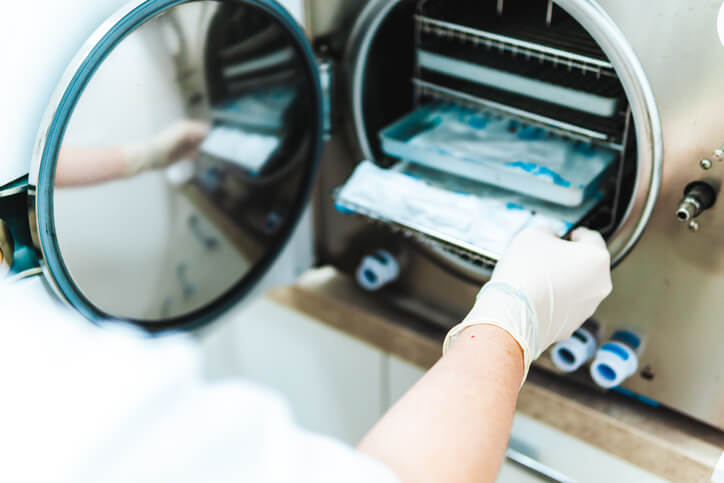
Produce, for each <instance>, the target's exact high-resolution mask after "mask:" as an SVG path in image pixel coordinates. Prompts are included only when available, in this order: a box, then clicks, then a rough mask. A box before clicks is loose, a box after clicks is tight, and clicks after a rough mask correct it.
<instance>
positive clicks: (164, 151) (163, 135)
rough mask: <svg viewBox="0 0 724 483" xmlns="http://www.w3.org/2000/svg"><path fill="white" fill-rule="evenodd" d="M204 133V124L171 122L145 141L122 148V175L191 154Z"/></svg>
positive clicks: (206, 129)
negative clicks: (123, 160)
mask: <svg viewBox="0 0 724 483" xmlns="http://www.w3.org/2000/svg"><path fill="white" fill-rule="evenodd" d="M208 132H209V125H208V124H206V123H204V122H200V121H192V120H188V119H185V120H181V121H177V122H175V123H173V124H171V125H170V126H168V127H167V128H166V129H164V130H163V131H161V132H160V133H159V134H158V135H156V136H155V137H154V138H152V139H151V140H149V141H146V142H141V143H136V144H132V145H130V146H126V147H124V148H123V153H124V157H125V158H126V169H125V175H126V176H127V177H130V176H135V175H137V174H139V173H141V172H143V171H147V170H151V169H159V168H163V167H165V166H168V165H169V164H171V163H175V162H176V161H180V160H182V159H184V158H188V157H193V156H194V155H195V153H196V151H197V150H198V148H199V145H200V144H201V142H202V141H203V140H204V138H205V137H206V135H207V134H208Z"/></svg>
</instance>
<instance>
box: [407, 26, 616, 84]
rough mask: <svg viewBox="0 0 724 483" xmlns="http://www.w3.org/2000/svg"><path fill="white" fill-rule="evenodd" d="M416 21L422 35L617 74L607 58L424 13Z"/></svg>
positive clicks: (557, 63) (598, 74)
mask: <svg viewBox="0 0 724 483" xmlns="http://www.w3.org/2000/svg"><path fill="white" fill-rule="evenodd" d="M415 20H416V23H417V27H418V29H419V32H421V33H423V34H433V35H436V36H439V37H443V38H444V37H447V38H451V39H458V40H461V41H463V42H470V43H472V44H473V45H476V46H482V47H485V48H489V49H498V50H500V51H505V52H509V53H511V54H512V55H513V56H517V55H521V56H524V57H526V58H528V59H537V60H539V61H541V62H551V63H553V64H554V65H556V66H557V65H560V66H562V67H565V68H568V69H569V70H573V69H579V70H581V71H583V72H584V73H586V72H591V73H594V74H595V75H597V76H601V75H605V76H611V77H616V72H615V70H614V67H613V65H612V64H611V63H610V62H608V61H606V60H601V59H597V58H594V57H589V56H585V55H581V54H576V53H573V52H568V51H566V50H562V49H557V48H554V47H549V46H546V45H543V44H538V43H534V42H529V41H525V40H521V39H516V38H514V37H508V36H506V35H500V34H496V33H493V32H488V31H485V30H480V29H475V28H472V27H467V26H465V25H459V24H455V23H452V22H446V21H444V20H437V19H433V18H430V17H427V16H424V15H419V14H418V15H416V16H415Z"/></svg>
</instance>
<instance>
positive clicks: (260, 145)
mask: <svg viewBox="0 0 724 483" xmlns="http://www.w3.org/2000/svg"><path fill="white" fill-rule="evenodd" d="M321 112H322V109H321V88H320V82H319V76H318V71H317V67H316V61H315V58H314V56H313V54H312V50H311V47H310V46H309V44H308V42H307V40H306V38H305V37H304V34H303V32H302V31H301V29H300V28H299V26H298V24H297V23H296V22H295V21H294V20H293V19H292V18H291V17H290V16H289V14H288V13H287V12H286V11H285V10H284V9H283V7H281V6H280V5H279V4H277V3H276V2H274V1H265V0H259V1H257V0H248V1H232V0H228V1H226V0H224V1H211V0H209V1H206V0H202V1H195V0H158V1H150V2H149V1H145V2H135V3H132V4H129V5H127V6H126V7H124V8H123V9H121V10H120V11H118V12H117V13H116V14H115V15H114V16H112V17H111V18H110V19H108V20H107V21H106V22H105V23H104V24H103V25H102V26H101V27H100V28H99V29H98V30H97V31H96V32H95V33H94V34H93V35H92V36H91V38H90V39H89V40H88V42H87V43H86V45H85V46H83V48H82V49H81V51H80V52H79V53H78V54H77V55H76V58H75V59H74V61H73V62H72V64H71V65H70V66H69V67H68V69H67V70H66V74H65V75H64V77H63V79H62V80H61V82H60V84H59V86H58V87H57V89H56V92H55V94H54V96H53V98H52V99H51V102H50V104H49V106H48V108H47V111H46V114H45V117H44V119H43V122H42V123H41V127H40V131H39V135H38V140H37V142H36V148H35V153H34V155H33V162H32V167H31V172H30V175H29V178H28V180H27V181H25V180H22V179H21V180H19V181H18V182H17V183H16V184H15V185H13V189H11V190H2V191H0V193H3V194H5V195H7V196H5V197H4V199H3V200H2V202H3V203H2V205H3V208H7V209H3V218H4V219H5V220H6V221H7V222H8V223H7V225H9V229H8V230H4V232H5V233H9V237H10V238H11V239H12V240H14V241H15V243H14V246H13V248H12V249H11V250H12V252H13V253H12V254H9V256H7V255H6V256H5V257H4V258H5V259H6V261H7V262H8V265H9V267H8V268H9V270H10V272H11V276H12V275H19V273H18V272H20V271H21V270H22V271H23V272H24V273H28V271H27V269H28V267H27V266H24V265H23V264H22V263H21V262H22V261H24V260H25V261H27V257H23V256H20V255H23V254H24V253H26V252H27V250H28V249H31V250H34V251H35V252H36V254H37V255H38V259H39V260H40V262H39V264H40V266H41V267H42V269H43V272H44V273H45V276H46V277H47V279H48V280H49V282H50V283H51V285H52V286H53V287H54V288H55V289H56V292H57V293H58V295H60V296H61V298H63V299H64V300H65V301H66V302H68V303H69V304H70V305H71V306H72V307H74V308H75V309H76V310H78V311H79V312H80V313H81V314H83V315H84V316H86V317H87V318H89V319H90V320H93V321H99V320H103V319H109V318H110V319H122V320H127V321H130V322H132V323H135V324H138V325H141V326H143V327H146V328H148V329H150V330H154V331H156V330H164V329H175V328H191V327H194V326H197V325H200V324H203V323H206V322H209V321H211V320H213V319H214V318H215V317H216V316H217V315H219V314H220V313H221V312H222V311H223V310H225V309H227V308H229V307H230V306H232V305H233V304H234V303H236V302H237V301H239V300H240V299H241V298H243V297H244V296H245V295H246V294H247V293H248V292H249V291H250V290H251V289H252V288H253V286H254V285H255V284H256V283H257V282H258V281H259V280H260V278H261V277H262V276H263V274H264V273H265V272H266V271H267V269H268V268H269V267H270V265H271V264H272V263H273V261H274V260H275V258H276V256H277V255H278V254H279V252H280V251H281V250H282V248H283V247H284V246H285V244H286V243H287V241H288V239H289V237H290V235H291V233H292V232H293V230H294V227H295V226H296V224H297V222H298V220H299V218H300V216H301V214H302V212H303V210H304V207H305V205H306V203H307V202H308V198H309V194H310V191H311V186H312V184H313V181H314V176H315V174H316V170H317V164H318V160H319V157H320V151H321V146H322V119H321ZM24 199H27V204H25V203H23V200H24ZM18 200H20V202H18ZM23 206H29V213H30V216H29V219H30V223H29V227H28V226H27V225H24V223H22V222H18V221H17V220H18V219H20V218H19V217H17V216H12V215H13V212H14V211H18V210H19V209H22V207H23ZM19 207H20V208H19ZM31 239H32V242H30V241H29V240H31ZM29 245H32V246H29ZM3 246H5V247H7V246H8V245H7V244H5V245H3ZM6 250H8V251H10V249H8V248H6ZM13 255H18V256H13ZM16 262H17V263H16ZM25 265H27V264H25ZM31 272H32V270H31Z"/></svg>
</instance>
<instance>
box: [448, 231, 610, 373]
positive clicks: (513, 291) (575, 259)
mask: <svg viewBox="0 0 724 483" xmlns="http://www.w3.org/2000/svg"><path fill="white" fill-rule="evenodd" d="M571 239H572V240H573V241H570V242H568V241H564V240H561V239H559V238H557V237H556V236H555V235H554V234H552V233H550V232H547V231H544V230H542V229H528V230H525V231H523V232H522V233H520V234H519V235H518V236H517V237H516V238H515V239H514V240H513V242H512V243H511V245H510V247H509V248H508V250H507V251H506V253H505V255H504V256H503V258H502V259H501V260H500V262H499V263H498V265H497V266H496V268H495V271H494V272H493V276H492V278H491V280H490V282H489V283H488V284H486V285H485V286H484V287H483V289H482V290H481V291H480V293H479V294H478V297H477V300H476V302H475V305H474V307H473V309H472V310H471V311H470V314H469V315H468V316H467V317H466V318H465V320H464V321H463V322H462V323H461V324H460V325H458V326H457V327H455V328H453V329H452V330H451V331H450V333H449V334H448V337H447V338H446V340H445V346H444V349H447V347H448V346H449V345H450V344H451V343H452V341H453V340H454V339H455V337H457V336H458V335H459V334H460V333H461V332H462V330H464V329H465V328H466V327H469V326H471V325H479V324H490V325H495V326H498V327H500V328H502V329H504V330H506V331H507V332H509V333H510V335H512V336H513V338H514V339H515V340H516V341H517V342H518V344H520V347H521V348H522V349H523V356H524V364H525V371H526V374H527V372H528V368H529V367H530V364H531V362H532V361H534V360H535V359H537V358H538V357H539V356H540V355H541V354H542V353H543V351H545V350H546V349H547V348H548V346H550V345H551V344H553V343H554V342H558V341H561V340H563V339H566V338H567V337H570V336H571V334H572V333H573V331H574V330H576V329H577V328H578V327H580V326H581V324H583V322H585V321H586V319H588V318H589V317H590V316H591V315H593V313H594V312H595V310H596V308H597V307H598V305H599V304H600V303H601V302H602V301H603V299H604V298H606V297H607V296H608V294H609V293H611V269H610V256H609V253H608V250H607V249H606V244H605V242H604V241H603V238H601V235H600V234H598V233H596V232H594V231H591V230H588V229H585V228H579V229H577V230H575V231H574V232H573V233H572V234H571ZM524 380H525V379H524Z"/></svg>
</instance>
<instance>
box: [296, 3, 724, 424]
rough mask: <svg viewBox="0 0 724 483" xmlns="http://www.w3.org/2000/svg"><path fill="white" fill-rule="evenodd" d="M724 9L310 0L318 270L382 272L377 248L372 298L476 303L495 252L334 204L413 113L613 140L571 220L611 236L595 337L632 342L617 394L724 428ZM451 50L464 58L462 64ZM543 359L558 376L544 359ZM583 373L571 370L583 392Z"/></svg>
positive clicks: (458, 307)
mask: <svg viewBox="0 0 724 483" xmlns="http://www.w3.org/2000/svg"><path fill="white" fill-rule="evenodd" d="M720 6H721V5H720V2H719V1H706V2H696V3H694V2H677V1H666V2H636V3H631V2H625V1H623V0H600V1H593V0H559V1H556V2H546V1H544V0H540V1H515V0H505V1H503V0H486V1H483V2H481V1H467V0H458V1H455V2H451V1H447V2H441V1H435V0H428V1H414V0H407V1H405V0H397V1H395V0H373V1H368V2H341V1H339V2H328V1H309V2H307V5H306V8H307V19H308V22H307V23H308V27H309V30H310V36H311V37H312V39H313V41H314V45H315V47H316V50H317V52H318V54H319V55H320V56H321V57H323V58H324V59H325V60H327V61H329V63H331V65H333V66H334V67H333V68H332V72H333V73H334V74H333V82H331V85H333V86H334V89H332V90H331V92H330V95H331V96H332V97H331V98H332V102H331V106H332V108H331V119H330V121H331V122H330V123H331V126H332V136H331V140H330V141H329V142H328V143H327V146H326V150H325V154H324V158H323V162H322V165H321V166H322V167H321V172H320V177H319V181H318V188H317V193H316V225H317V251H318V255H319V260H320V262H323V263H332V264H334V265H337V266H339V267H341V268H343V269H344V270H346V271H348V272H349V273H351V274H355V273H356V272H358V271H359V270H361V269H362V267H365V266H370V267H373V266H374V264H375V263H377V264H384V260H382V258H384V257H380V256H379V255H375V253H377V252H378V251H379V250H382V251H383V253H385V257H387V255H389V254H394V256H395V258H396V267H395V271H393V272H394V273H395V275H396V276H395V277H392V278H390V280H389V282H390V283H389V284H388V285H386V286H385V287H384V288H382V289H380V290H378V292H377V293H378V295H379V297H380V298H381V299H384V300H385V301H386V302H387V303H390V304H393V305H396V306H398V307H400V308H401V309H402V310H406V311H412V312H414V313H416V314H417V315H419V316H421V317H423V318H425V319H427V320H429V321H430V322H431V323H434V324H438V325H441V326H443V327H449V326H452V325H453V324H455V323H456V322H457V321H458V320H459V318H460V317H461V316H462V315H464V314H465V312H466V310H467V309H468V308H469V306H470V305H471V303H472V300H473V297H474V295H475V293H476V291H477V290H478V289H479V286H480V284H481V283H483V282H484V281H485V280H486V278H487V276H488V275H489V272H490V268H491V267H492V266H493V265H494V263H495V259H494V257H490V256H489V255H488V254H486V253H485V252H484V251H478V250H475V249H474V248H473V249H471V247H470V246H466V245H465V244H463V243H458V242H457V241H456V240H455V239H454V238H449V237H445V236H440V235H439V233H432V232H426V231H425V230H424V229H422V230H421V229H419V227H410V226H405V224H404V223H396V222H394V220H390V219H388V218H385V217H383V216H376V214H375V213H373V212H370V211H369V210H367V211H365V210H359V211H361V212H362V213H361V214H360V213H358V214H356V215H353V214H350V213H348V211H349V210H342V212H340V210H339V206H336V207H335V204H334V203H333V201H332V199H333V198H334V196H335V193H336V192H337V191H336V190H337V189H338V188H339V187H340V186H342V185H344V183H345V181H346V180H347V179H348V178H349V176H350V175H351V174H352V172H353V170H354V169H355V167H356V166H357V165H358V163H359V162H360V161H361V160H363V159H366V160H371V161H374V162H375V163H376V164H377V165H379V166H382V167H386V168H388V167H390V166H395V165H397V164H398V163H400V161H399V160H398V159H394V158H391V157H390V156H389V155H388V154H386V153H385V150H384V149H383V147H382V145H381V141H380V137H379V132H380V131H381V130H383V129H384V128H386V127H387V126H388V125H390V124H391V123H393V122H395V121H397V120H398V119H399V118H401V117H403V116H405V115H406V114H408V113H409V112H411V111H413V110H415V109H416V107H417V106H419V105H426V104H430V103H432V102H436V101H439V100H441V99H442V100H445V101H446V102H454V103H457V104H460V105H464V106H467V107H470V108H475V109H480V110H481V111H484V112H486V113H490V114H491V115H495V116H505V117H506V118H510V119H512V120H515V121H516V122H519V123H521V124H522V125H525V126H535V127H542V128H544V129H545V130H546V131H547V132H550V133H553V135H555V136H559V137H561V138H564V139H568V140H571V142H575V143H583V144H584V145H591V146H598V147H603V148H605V149H609V150H613V151H614V152H615V153H616V162H615V164H614V166H613V168H612V169H611V170H610V171H609V172H608V175H607V177H606V180H605V182H604V183H603V184H602V186H603V188H602V193H603V196H602V199H601V202H600V203H598V204H597V206H596V208H595V209H594V210H592V211H591V213H590V214H588V215H587V216H586V217H584V218H583V219H582V220H580V224H582V225H585V226H588V227H591V228H594V229H597V230H599V231H600V232H601V233H602V234H603V235H604V236H605V237H606V239H607V241H608V245H609V250H610V252H611V255H612V261H613V265H614V272H613V274H614V275H613V277H614V292H613V294H612V295H611V297H609V299H608V300H607V301H606V302H605V303H604V304H603V306H602V307H601V308H600V309H599V311H598V313H597V314H595V317H594V321H592V326H593V327H594V329H593V330H592V333H593V334H594V336H595V337H596V339H597V345H602V344H604V343H605V342H606V341H608V340H609V339H611V338H612V337H613V339H615V340H614V345H616V344H618V343H624V342H625V343H626V344H627V345H626V344H624V345H626V347H628V348H630V349H632V350H631V351H630V354H632V355H631V356H630V357H631V358H632V359H635V361H636V362H637V364H635V366H632V365H631V364H630V363H631V360H628V361H627V362H626V364H625V366H626V369H625V370H626V371H627V372H626V375H628V374H630V376H629V377H627V378H625V380H624V382H623V383H622V384H621V386H620V388H622V390H624V391H633V393H635V394H638V395H640V396H643V397H644V398H646V399H647V400H649V402H652V401H653V402H656V403H660V404H663V405H665V406H668V407H670V408H673V409H676V410H678V411H681V412H683V413H686V414H688V415H690V416H692V417H694V418H696V419H699V420H701V421H704V422H706V423H708V424H711V425H713V426H717V427H720V428H724V381H723V380H722V379H723V378H724V351H722V350H721V349H720V346H721V341H722V340H723V339H724V323H722V321H721V315H720V311H719V303H718V302H719V297H718V293H719V292H721V291H724V255H722V253H724V251H722V250H721V248H720V247H721V242H722V239H724V235H722V229H723V228H724V227H723V226H722V225H723V224H724V212H722V209H721V208H720V206H719V205H718V204H717V203H716V202H715V199H716V195H717V193H718V191H719V187H720V180H721V178H722V170H723V169H724V166H722V164H721V163H720V161H721V151H718V153H719V158H717V151H716V150H717V149H718V148H720V146H722V144H723V143H724V118H722V116H721V109H722V106H724V91H723V90H722V89H721V79H722V78H724V47H723V46H722V45H721V43H720V42H719V39H718V37H717V29H716V18H717V13H718V11H719V8H720ZM431 52H433V53H434V54H431ZM441 56H442V57H441ZM441 58H444V60H445V62H442V61H441V60H440V59H441ZM430 59H432V60H430ZM450 59H454V61H453V62H450ZM460 60H463V61H465V62H466V63H467V64H465V65H463V69H462V70H460V69H458V70H457V71H456V70H455V69H457V68H458V67H459V66H460V65H461V64H459V62H458V64H455V61H460ZM329 63H328V64H327V65H329ZM471 65H472V66H473V67H472V69H473V70H471V71H467V73H462V74H461V72H462V71H464V70H465V69H467V68H468V67H469V66H471ZM478 67H482V68H483V69H489V68H491V67H492V68H494V69H495V70H496V71H499V70H502V71H505V72H508V73H513V74H514V75H515V76H517V78H523V80H525V79H532V80H534V81H541V82H544V83H549V84H553V85H555V86H558V87H564V88H566V89H569V90H573V91H576V92H577V93H583V94H584V95H589V96H594V97H595V99H597V100H600V99H606V102H607V104H606V105H607V106H612V107H611V108H610V112H605V113H602V112H597V113H592V112H591V108H590V107H589V106H588V105H587V104H586V102H587V101H586V100H585V98H580V97H578V98H577V97H575V96H574V97H573V98H572V99H574V100H573V101H570V100H566V99H564V98H563V97H560V98H558V97H555V98H554V97H552V96H551V95H550V94H549V97H548V98H546V94H545V90H544V91H541V92H542V93H532V92H531V91H530V90H528V91H526V90H525V89H523V90H518V91H517V92H516V90H515V89H514V88H513V87H510V86H496V85H494V83H491V82H483V81H480V80H479V79H478V78H476V75H478V74H479V73H481V72H484V71H481V70H475V69H476V68H478ZM446 69H448V70H447V71H446ZM471 72H472V73H471ZM523 85H527V86H529V87H530V84H523ZM566 92H568V91H566ZM575 99H578V100H575ZM582 99H583V100H582ZM571 102H572V103H571ZM692 183H693V184H692ZM702 191H703V192H704V194H702ZM687 199H689V201H688V202H687V201H686V200H687ZM692 200H693V201H692ZM680 203H681V206H680ZM370 256H371V257H372V258H370ZM375 257H376V258H378V259H380V260H381V261H380V260H378V261H377V262H375V260H374V258H375ZM583 269H585V267H583ZM360 273H361V272H360ZM358 275H360V274H359V273H358ZM373 285H374V284H373ZM375 288H377V286H376V285H375ZM589 328H590V327H589ZM622 334H623V335H622ZM622 340H623V342H622ZM632 341H633V342H632ZM605 345H606V346H608V345H609V344H605ZM562 350H564V352H562V354H563V355H564V356H566V357H567V356H568V355H569V354H568V353H566V352H565V350H567V349H562ZM601 350H603V351H605V350H606V348H605V347H604V348H603V349H599V353H601V352H600V351H601ZM609 350H610V346H609ZM627 350H628V349H627ZM626 354H629V352H627V353H626ZM559 355H560V354H559ZM608 355H610V354H606V353H604V354H603V356H608ZM614 355H616V354H614ZM616 356H617V357H623V356H621V355H620V354H619V355H616ZM587 357H590V358H591V359H595V362H594V365H595V367H596V368H598V367H599V366H600V365H601V364H604V363H603V362H601V361H602V360H603V359H605V357H603V359H601V357H599V356H595V358H594V356H593V355H589V356H587ZM626 357H628V356H626ZM587 360H588V359H587ZM538 365H539V366H541V367H545V368H547V369H549V370H557V371H558V370H559V369H558V368H557V367H556V364H554V363H553V361H552V360H551V358H550V357H549V356H548V355H546V356H545V357H544V358H542V359H541V360H540V361H539V362H538ZM559 365H560V364H559ZM575 367H578V365H577V364H576V365H575ZM589 367H590V364H588V363H586V364H584V365H583V368H582V369H579V370H578V371H577V372H575V373H574V374H573V375H572V376H569V377H574V378H578V379H581V380H584V381H588V382H589V383H591V384H593V382H592V378H591V376H590V375H589ZM613 367H614V369H616V366H615V365H614V366H613ZM621 367H623V365H622V366H621ZM604 370H608V366H606V368H604ZM622 370H623V369H622ZM602 371H603V370H602ZM561 372H562V371H561ZM606 375H607V374H606V373H605V372H601V373H600V374H598V376H599V377H598V378H594V379H596V380H598V379H601V378H602V377H603V376H606ZM603 379H605V377H603ZM611 380H612V381H614V379H613V378H612V379H611Z"/></svg>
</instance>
